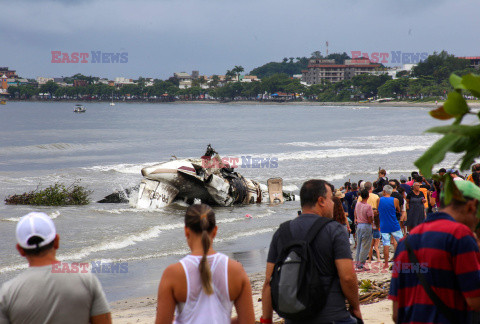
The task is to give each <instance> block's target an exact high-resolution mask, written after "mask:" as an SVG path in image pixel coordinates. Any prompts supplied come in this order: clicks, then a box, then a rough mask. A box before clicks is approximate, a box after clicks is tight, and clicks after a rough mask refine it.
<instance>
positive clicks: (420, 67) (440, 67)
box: [412, 51, 470, 83]
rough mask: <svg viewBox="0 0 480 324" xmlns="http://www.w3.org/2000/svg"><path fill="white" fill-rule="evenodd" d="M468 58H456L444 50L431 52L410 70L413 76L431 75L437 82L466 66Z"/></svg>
mask: <svg viewBox="0 0 480 324" xmlns="http://www.w3.org/2000/svg"><path fill="white" fill-rule="evenodd" d="M469 64H470V63H469V61H468V60H464V59H459V58H456V57H455V56H454V55H451V54H448V53H447V52H446V51H441V52H440V53H438V54H437V53H436V52H435V53H433V54H432V55H430V56H428V58H427V59H426V60H425V61H423V62H420V63H418V64H417V66H415V67H414V68H413V70H412V74H413V76H415V77H422V76H433V78H434V80H435V81H436V82H437V83H441V82H442V81H443V80H446V79H448V77H449V76H450V74H451V73H453V72H455V71H458V70H464V69H466V68H468V65H469Z"/></svg>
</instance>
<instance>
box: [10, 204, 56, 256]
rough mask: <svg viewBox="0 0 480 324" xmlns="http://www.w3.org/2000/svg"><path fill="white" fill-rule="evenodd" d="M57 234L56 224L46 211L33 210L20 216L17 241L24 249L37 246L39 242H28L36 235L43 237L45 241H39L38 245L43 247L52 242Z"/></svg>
mask: <svg viewBox="0 0 480 324" xmlns="http://www.w3.org/2000/svg"><path fill="white" fill-rule="evenodd" d="M56 235H57V232H56V230H55V225H54V224H53V221H52V219H51V218H50V217H48V215H47V214H45V213H40V212H31V213H29V214H27V215H25V216H23V217H22V218H20V221H19V222H18V224H17V230H16V237H17V242H18V244H19V245H20V246H21V247H22V248H24V249H35V248H37V244H32V242H30V244H29V243H28V241H29V240H30V239H31V238H32V237H34V236H37V237H39V238H41V239H43V241H41V242H40V243H38V247H42V246H45V245H47V244H50V243H51V242H52V241H53V240H54V239H55V236H56Z"/></svg>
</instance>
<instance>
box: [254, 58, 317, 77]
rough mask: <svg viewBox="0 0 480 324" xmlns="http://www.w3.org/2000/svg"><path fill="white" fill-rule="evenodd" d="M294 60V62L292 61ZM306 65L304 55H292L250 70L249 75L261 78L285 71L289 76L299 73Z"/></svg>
mask: <svg viewBox="0 0 480 324" xmlns="http://www.w3.org/2000/svg"><path fill="white" fill-rule="evenodd" d="M294 60H296V62H294ZM307 65H308V58H306V57H297V58H296V59H294V58H293V57H291V58H290V60H289V59H287V58H284V59H283V62H270V63H267V64H264V65H262V66H259V67H257V68H255V69H253V70H252V71H250V73H249V74H250V75H256V76H257V77H259V78H260V79H263V78H265V77H268V76H272V75H274V74H277V73H285V74H288V75H289V76H292V75H294V74H301V73H302V70H305V69H306V68H307Z"/></svg>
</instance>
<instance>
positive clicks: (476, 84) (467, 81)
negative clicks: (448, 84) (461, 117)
mask: <svg viewBox="0 0 480 324" xmlns="http://www.w3.org/2000/svg"><path fill="white" fill-rule="evenodd" d="M462 84H463V86H464V87H465V88H466V89H468V90H469V91H470V92H471V93H472V94H473V95H474V96H475V97H477V98H480V76H478V75H475V74H472V73H470V74H467V75H464V76H463V78H462Z"/></svg>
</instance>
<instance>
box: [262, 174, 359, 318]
mask: <svg viewBox="0 0 480 324" xmlns="http://www.w3.org/2000/svg"><path fill="white" fill-rule="evenodd" d="M332 189H333V186H332V185H330V184H329V183H328V182H326V181H324V180H309V181H307V182H305V183H304V184H303V186H302V188H301V189H300V204H301V207H302V214H301V215H300V216H298V217H297V218H296V219H294V220H292V221H288V222H285V223H283V224H282V225H280V228H279V229H278V230H277V231H276V232H275V234H274V235H273V238H272V242H271V244H270V250H269V253H268V257H267V269H266V278H265V283H264V286H263V292H262V306H263V312H262V313H263V315H262V317H261V318H260V323H272V315H273V310H275V311H276V312H277V314H279V315H280V316H281V317H283V318H285V320H286V321H285V323H286V324H292V323H306V324H308V323H315V324H317V323H336V324H356V323H358V322H360V323H361V317H362V315H361V312H360V303H359V300H358V282H357V275H356V273H355V270H354V268H353V262H352V253H351V250H350V244H349V240H348V234H347V232H346V231H345V228H344V227H343V226H342V225H341V224H340V223H337V222H334V221H332V217H333V201H332ZM345 298H346V299H347V300H348V303H349V305H350V308H349V309H348V310H347V307H346V304H345ZM352 315H353V316H352ZM357 319H358V320H357Z"/></svg>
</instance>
